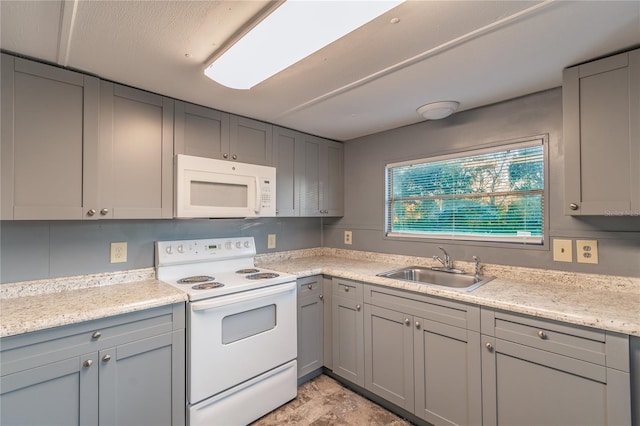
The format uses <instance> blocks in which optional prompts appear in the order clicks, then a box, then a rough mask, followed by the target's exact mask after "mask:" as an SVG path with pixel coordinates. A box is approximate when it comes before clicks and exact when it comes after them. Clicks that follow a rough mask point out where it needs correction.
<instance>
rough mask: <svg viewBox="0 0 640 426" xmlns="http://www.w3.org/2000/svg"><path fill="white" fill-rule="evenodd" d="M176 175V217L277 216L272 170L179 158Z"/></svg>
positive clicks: (232, 163)
mask: <svg viewBox="0 0 640 426" xmlns="http://www.w3.org/2000/svg"><path fill="white" fill-rule="evenodd" d="M175 172H176V186H175V191H176V194H175V196H176V197H175V200H176V201H175V211H174V215H175V217H178V218H196V217H206V218H212V217H217V218H220V217H269V216H275V215H276V169H275V167H268V166H260V165H257V164H246V163H237V162H234V161H223V160H214V159H211V158H203V157H193V156H190V155H182V154H178V155H176V158H175Z"/></svg>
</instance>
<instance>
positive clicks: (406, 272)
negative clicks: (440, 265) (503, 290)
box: [378, 266, 495, 291]
mask: <svg viewBox="0 0 640 426" xmlns="http://www.w3.org/2000/svg"><path fill="white" fill-rule="evenodd" d="M378 276H379V277H386V278H393V279H395V280H404V281H411V282H415V283H423V284H433V285H439V286H443V287H450V288H459V289H463V290H466V291H471V290H475V289H476V288H478V287H480V286H481V285H483V284H486V283H488V282H489V281H491V280H492V279H494V278H495V277H490V276H485V275H481V276H480V277H479V278H478V279H476V277H475V276H473V275H470V274H466V273H460V272H459V271H457V270H456V272H455V273H452V272H444V271H442V270H436V269H432V268H426V267H424V266H408V267H406V268H401V269H394V270H393V271H387V272H382V273H380V274H378Z"/></svg>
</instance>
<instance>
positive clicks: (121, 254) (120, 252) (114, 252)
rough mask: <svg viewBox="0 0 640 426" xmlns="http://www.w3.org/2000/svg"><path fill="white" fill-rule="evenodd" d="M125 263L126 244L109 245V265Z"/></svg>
mask: <svg viewBox="0 0 640 426" xmlns="http://www.w3.org/2000/svg"><path fill="white" fill-rule="evenodd" d="M126 261H127V243H126V242H124V243H111V263H124V262H126Z"/></svg>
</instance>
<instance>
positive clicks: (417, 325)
mask: <svg viewBox="0 0 640 426" xmlns="http://www.w3.org/2000/svg"><path fill="white" fill-rule="evenodd" d="M416 328H417V329H418V330H420V323H419V322H418V321H416Z"/></svg>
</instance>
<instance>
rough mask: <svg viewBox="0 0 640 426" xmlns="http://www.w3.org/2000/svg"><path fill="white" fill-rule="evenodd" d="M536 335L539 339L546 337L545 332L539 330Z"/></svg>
mask: <svg viewBox="0 0 640 426" xmlns="http://www.w3.org/2000/svg"><path fill="white" fill-rule="evenodd" d="M538 337H539V338H541V339H546V338H547V333H545V332H544V331H542V330H540V331H538Z"/></svg>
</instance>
